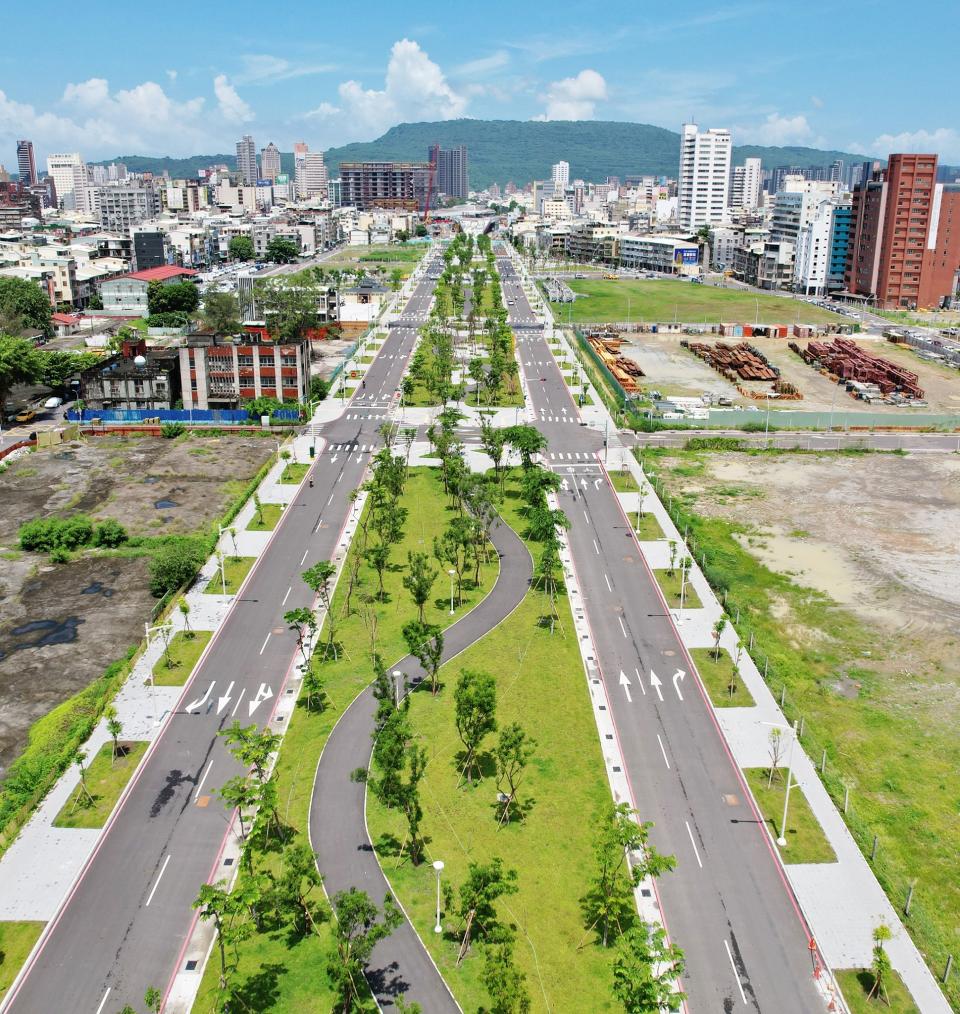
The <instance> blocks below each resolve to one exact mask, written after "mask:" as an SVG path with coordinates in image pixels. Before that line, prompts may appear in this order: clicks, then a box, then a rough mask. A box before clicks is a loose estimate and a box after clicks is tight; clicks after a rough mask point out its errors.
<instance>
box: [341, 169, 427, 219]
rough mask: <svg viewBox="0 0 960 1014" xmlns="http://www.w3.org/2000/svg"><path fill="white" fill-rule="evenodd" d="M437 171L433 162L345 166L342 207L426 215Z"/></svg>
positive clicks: (342, 175) (343, 170) (342, 172)
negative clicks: (432, 176)
mask: <svg viewBox="0 0 960 1014" xmlns="http://www.w3.org/2000/svg"><path fill="white" fill-rule="evenodd" d="M433 171H434V167H433V166H432V165H431V164H430V163H429V162H341V163H340V180H341V203H342V204H343V205H344V206H345V207H353V208H358V209H359V210H360V211H368V210H370V209H372V208H386V209H396V210H402V211H424V212H425V211H426V208H427V202H428V201H429V199H430V189H431V187H430V183H431V175H432V173H433Z"/></svg>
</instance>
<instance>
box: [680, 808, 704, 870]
mask: <svg viewBox="0 0 960 1014" xmlns="http://www.w3.org/2000/svg"><path fill="white" fill-rule="evenodd" d="M684 824H686V825H687V834H688V835H690V844H691V845H692V846H693V854H694V855H695V856H696V857H697V866H699V867H700V869H701V870H702V869H703V863H702V861H701V860H700V850H699V849H698V848H697V843H696V842H695V841H694V840H693V832H692V831H691V830H690V823H689V821H686V820H685V821H684Z"/></svg>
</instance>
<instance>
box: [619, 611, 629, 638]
mask: <svg viewBox="0 0 960 1014" xmlns="http://www.w3.org/2000/svg"><path fill="white" fill-rule="evenodd" d="M617 622H618V623H619V624H620V629H621V630H622V631H623V636H624V637H626V636H627V628H626V627H625V626H624V625H623V617H622V616H618V617H617Z"/></svg>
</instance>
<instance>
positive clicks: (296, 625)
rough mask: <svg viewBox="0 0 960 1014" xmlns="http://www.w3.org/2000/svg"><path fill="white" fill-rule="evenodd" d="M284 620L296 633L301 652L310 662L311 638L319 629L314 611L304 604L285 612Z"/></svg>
mask: <svg viewBox="0 0 960 1014" xmlns="http://www.w3.org/2000/svg"><path fill="white" fill-rule="evenodd" d="M283 622H284V623H286V624H287V626H288V627H289V628H290V629H291V630H292V631H294V632H295V633H296V635H297V647H298V648H299V649H300V654H301V655H303V660H304V662H309V661H310V651H309V648H310V640H311V638H312V637H313V634H314V631H316V629H317V621H316V619H315V618H314V615H313V613H312V612H311V611H310V610H309V609H307V608H305V607H304V606H300V607H299V608H297V609H288V610H287V611H286V612H285V613H284V614H283Z"/></svg>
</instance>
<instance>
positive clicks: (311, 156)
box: [298, 151, 327, 201]
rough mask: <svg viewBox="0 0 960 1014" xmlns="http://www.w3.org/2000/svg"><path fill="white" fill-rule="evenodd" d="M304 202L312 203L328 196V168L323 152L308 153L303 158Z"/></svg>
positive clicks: (302, 181)
mask: <svg viewBox="0 0 960 1014" xmlns="http://www.w3.org/2000/svg"><path fill="white" fill-rule="evenodd" d="M301 186H302V191H303V200H305V201H310V200H315V199H316V198H320V199H321V200H323V199H325V198H326V196H327V167H326V164H325V163H324V161H323V152H322V151H308V152H307V153H306V154H305V155H304V156H303V170H302V180H301V184H299V185H298V189H300V187H301Z"/></svg>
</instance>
